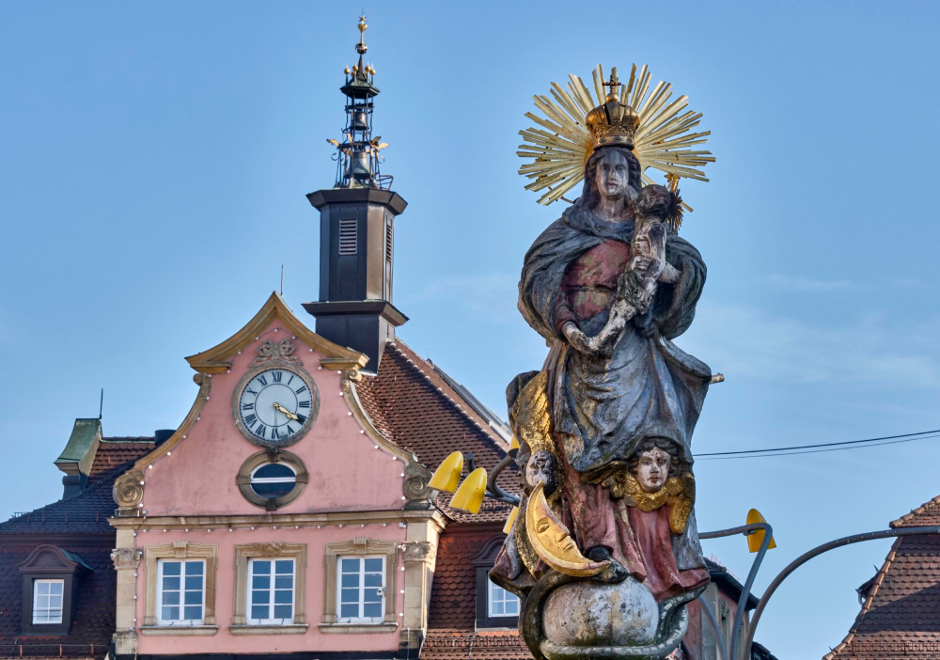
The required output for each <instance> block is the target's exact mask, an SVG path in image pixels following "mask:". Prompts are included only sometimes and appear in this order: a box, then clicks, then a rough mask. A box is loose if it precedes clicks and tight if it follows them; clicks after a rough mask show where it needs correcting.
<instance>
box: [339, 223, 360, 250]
mask: <svg viewBox="0 0 940 660" xmlns="http://www.w3.org/2000/svg"><path fill="white" fill-rule="evenodd" d="M356 238H357V237H356V219H355V218H351V219H349V220H340V221H339V253H340V254H341V255H347V254H356Z"/></svg>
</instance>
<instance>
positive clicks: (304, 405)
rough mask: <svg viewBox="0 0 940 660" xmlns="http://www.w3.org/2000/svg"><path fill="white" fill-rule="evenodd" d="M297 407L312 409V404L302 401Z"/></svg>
mask: <svg viewBox="0 0 940 660" xmlns="http://www.w3.org/2000/svg"><path fill="white" fill-rule="evenodd" d="M297 405H298V406H300V407H301V408H309V407H310V402H309V401H301V402H300V403H298V404H297Z"/></svg>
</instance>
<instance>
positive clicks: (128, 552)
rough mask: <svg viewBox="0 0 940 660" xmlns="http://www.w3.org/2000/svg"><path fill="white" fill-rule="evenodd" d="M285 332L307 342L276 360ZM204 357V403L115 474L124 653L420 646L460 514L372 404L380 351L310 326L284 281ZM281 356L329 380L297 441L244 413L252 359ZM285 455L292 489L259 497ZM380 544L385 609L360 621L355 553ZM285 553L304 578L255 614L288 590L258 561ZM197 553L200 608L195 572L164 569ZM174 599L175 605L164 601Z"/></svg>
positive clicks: (392, 650) (198, 364) (295, 369)
mask: <svg viewBox="0 0 940 660" xmlns="http://www.w3.org/2000/svg"><path fill="white" fill-rule="evenodd" d="M272 345H275V346H284V345H286V346H289V347H291V348H290V352H291V356H289V361H285V360H282V359H280V358H279V357H275V359H273V360H269V361H265V356H266V355H268V356H270V351H268V352H267V353H266V352H265V347H267V348H270V346H272ZM259 349H261V350H259ZM189 361H190V364H191V365H192V366H193V368H194V369H195V370H196V371H197V374H196V376H195V380H196V382H197V384H198V385H199V392H198V394H197V397H196V401H195V403H194V405H193V408H192V410H191V411H190V414H189V415H188V416H187V418H186V419H185V420H184V422H183V423H182V424H181V425H180V427H179V428H178V429H177V431H176V432H175V433H174V434H173V435H172V436H171V437H170V438H169V439H167V440H166V441H165V442H163V443H161V444H159V445H158V446H156V447H155V448H154V449H153V450H152V451H150V452H149V453H147V454H146V455H144V456H143V457H141V458H140V459H138V460H137V461H136V463H135V464H134V465H133V467H132V468H131V469H129V470H128V471H127V472H125V474H124V475H123V476H122V477H120V478H119V479H118V481H117V483H116V485H115V488H114V493H115V500H116V502H117V505H118V509H117V510H116V514H115V517H114V518H112V519H111V520H110V521H109V522H110V523H111V525H112V526H113V527H114V528H115V530H116V532H117V543H116V549H115V551H114V553H113V559H114V563H115V567H116V569H117V572H118V576H117V600H116V624H117V626H116V632H115V647H114V653H115V655H116V656H119V657H130V656H131V655H134V654H136V655H138V656H144V657H176V656H183V655H216V654H225V655H229V654H231V655H236V654H237V655H242V654H263V655H268V654H292V653H311V652H313V653H317V654H318V657H324V656H325V657H331V656H334V655H335V656H336V657H357V656H358V654H361V653H371V654H373V655H374V654H376V653H378V654H379V655H378V656H374V657H397V656H399V655H401V654H404V655H405V656H407V655H408V654H409V653H415V650H416V649H417V648H418V645H419V644H420V640H421V639H422V636H423V632H424V631H425V630H426V627H427V603H428V600H429V597H430V584H431V577H432V574H433V567H434V566H433V562H434V552H433V551H434V548H436V545H437V539H438V535H439V533H440V531H441V530H442V529H443V526H444V524H445V519H444V517H443V515H442V513H441V512H440V511H439V509H438V508H437V507H435V506H434V505H433V503H432V501H431V499H430V497H431V495H432V491H430V490H429V489H428V488H427V479H428V478H429V476H430V474H429V472H428V471H427V469H426V468H424V467H423V466H421V465H420V464H419V463H418V462H417V458H416V456H415V455H414V454H413V453H412V452H411V451H408V450H405V449H402V448H401V447H399V446H397V445H395V444H393V443H392V442H390V441H389V440H387V439H386V438H385V437H384V436H383V435H382V434H381V433H380V432H379V431H378V430H377V429H376V428H375V427H374V426H373V425H372V423H371V421H370V420H369V417H368V415H367V414H366V413H365V412H364V410H363V408H362V406H361V405H360V401H359V398H358V393H357V389H356V385H357V382H359V381H360V380H361V379H362V378H363V376H362V374H361V373H360V369H361V367H362V366H363V365H364V363H365V361H366V360H365V357H364V356H362V355H360V354H358V353H356V352H354V351H352V350H350V349H346V348H341V347H339V346H336V345H334V344H331V343H330V342H327V341H325V340H324V339H322V338H321V337H319V336H318V335H316V334H315V333H313V332H312V331H310V330H309V329H308V328H306V327H305V326H303V325H302V324H301V323H300V322H299V321H298V320H297V319H296V317H294V315H293V314H292V312H291V311H290V310H289V309H288V308H287V306H286V305H285V304H284V302H283V300H282V299H281V298H280V297H279V296H278V295H276V294H272V296H271V298H270V299H269V300H268V301H267V303H266V304H265V306H264V307H263V308H262V310H261V311H260V312H259V313H258V315H256V317H255V318H254V319H253V320H252V321H251V322H250V323H249V324H248V325H247V326H246V327H245V328H243V329H242V330H241V331H240V332H239V333H237V334H236V335H235V336H233V337H232V338H231V339H229V340H227V341H226V342H223V343H222V344H220V345H219V346H216V347H215V348H213V349H210V350H209V351H206V352H204V353H201V354H199V355H195V356H192V357H190V358H189ZM259 363H260V364H259ZM268 367H271V368H275V369H279V368H283V369H284V370H285V373H288V374H297V375H300V374H304V375H306V376H308V380H307V382H310V383H312V384H313V389H314V390H315V391H316V392H317V393H318V399H319V410H317V411H316V413H315V414H311V417H313V418H315V419H313V421H312V424H311V425H310V427H309V431H307V432H306V434H305V435H304V436H303V437H302V438H300V439H299V440H298V441H296V442H295V443H293V444H289V445H287V446H283V447H281V446H278V445H279V444H280V443H279V442H270V441H269V442H268V443H267V444H268V447H263V446H259V445H263V444H265V443H264V442H259V443H253V442H251V441H249V440H248V439H247V438H246V437H245V436H244V435H243V433H242V432H241V431H240V430H239V429H238V427H237V426H236V420H237V419H238V415H239V412H238V407H239V403H240V401H241V400H242V399H241V394H242V392H243V391H244V387H245V380H244V377H245V374H246V373H247V372H249V371H253V372H257V371H258V370H259V369H262V370H263V369H266V368H268ZM249 376H250V374H249ZM298 382H299V381H298ZM314 408H316V406H314ZM285 454H288V455H289V461H288V462H287V463H286V465H288V466H289V467H290V468H291V469H292V470H293V472H294V473H295V475H296V479H295V481H296V483H294V484H293V485H291V484H288V485H287V486H285V488H289V489H292V492H291V493H290V494H289V495H287V496H286V497H281V498H269V499H268V500H266V501H265V500H264V499H263V498H261V499H259V498H258V497H256V496H255V497H252V496H251V494H250V491H252V489H255V488H258V485H257V484H255V483H254V482H253V481H252V479H253V477H252V476H251V475H252V473H253V471H255V470H257V469H258V467H259V466H261V467H263V466H266V465H278V464H283V463H281V462H282V461H283V460H285ZM298 493H299V494H298ZM366 558H369V559H371V560H372V561H373V562H374V561H377V560H380V562H381V570H378V572H376V571H375V570H374V571H373V573H374V574H373V575H372V577H371V578H370V579H372V580H375V581H378V580H379V579H380V578H379V577H377V575H381V582H382V584H381V593H379V598H380V609H381V615H380V616H379V617H367V618H369V620H367V621H363V620H361V617H359V618H354V619H353V620H351V619H350V617H344V616H343V615H342V612H341V611H340V610H339V603H340V601H341V599H345V598H347V597H346V596H342V595H341V594H340V593H339V587H338V586H337V582H338V581H341V579H340V577H339V573H340V568H339V562H341V561H344V560H353V561H355V562H358V565H359V566H360V567H361V566H365V564H364V561H365V559H366ZM279 560H280V561H281V562H285V561H286V562H289V565H290V566H291V570H290V576H289V577H290V581H291V587H290V589H288V590H286V591H284V592H282V593H281V595H280V598H282V599H283V601H284V603H283V604H285V605H289V606H290V608H291V610H290V611H291V615H290V616H289V617H288V618H283V617H281V618H278V619H277V620H252V619H253V617H252V614H251V612H252V611H253V610H252V606H253V604H254V605H259V602H261V601H264V602H261V606H263V605H264V604H265V603H266V602H267V600H269V599H270V598H272V597H275V592H273V591H272V592H270V594H267V595H266V594H264V593H261V592H258V591H256V590H253V589H252V585H253V584H254V586H257V584H258V583H257V582H252V578H253V576H252V574H251V571H253V570H256V569H255V568H252V567H251V565H252V562H255V563H254V564H253V566H255V567H257V566H259V564H258V563H257V562H261V563H262V564H263V565H264V566H265V567H270V566H273V565H274V562H278V561H279ZM187 562H195V563H197V564H198V565H199V566H200V567H201V568H197V569H196V570H198V571H199V573H200V576H198V579H195V581H194V582H193V587H194V589H193V598H195V599H196V600H199V599H201V603H200V607H201V609H199V610H198V611H197V610H193V612H194V613H196V614H198V615H199V616H198V617H195V618H189V619H187V617H185V616H183V615H182V614H181V612H182V610H173V609H172V604H174V603H176V602H177V600H179V599H180V598H185V596H186V594H185V593H183V592H184V591H185V589H183V590H180V587H179V584H180V583H179V582H178V580H179V578H173V577H172V576H171V577H170V578H169V581H161V580H165V579H166V575H163V573H162V572H165V573H173V574H175V573H176V572H178V571H179V570H180V569H178V568H177V566H181V565H182V566H184V567H185V565H186V563H187ZM375 565H379V564H375ZM370 566H371V567H372V568H374V566H373V565H370ZM183 570H186V569H185V568H184V569H183ZM265 570H270V571H271V572H273V569H270V568H265ZM161 571H162V572H161ZM358 577H359V578H362V579H365V578H364V577H363V576H358ZM285 579H286V578H285ZM261 580H262V582H264V583H265V584H267V583H268V582H270V578H266V577H264V576H262V577H261ZM376 583H377V582H376ZM284 584H287V582H285V583H284ZM344 584H345V583H344ZM360 586H362V585H360ZM176 591H180V594H181V595H174V592H176ZM348 593H350V594H353V592H352V591H349V592H348ZM364 593H365V590H363V591H361V592H360V593H359V594H358V595H357V594H353V595H352V596H350V597H349V598H350V599H353V598H359V600H362V601H363V602H362V603H361V604H360V605H362V606H364V603H365V602H366V601H370V598H371V601H370V602H372V601H375V596H376V592H374V591H373V592H371V595H365V596H363V594H364ZM199 594H201V596H200V595H199ZM259 594H260V595H259ZM288 600H289V601H290V602H289V603H288V602H286V601H288ZM167 602H170V609H161V608H162V606H166V605H167ZM194 602H195V601H194ZM372 604H373V609H374V608H375V607H377V606H376V605H375V603H374V602H373V603H372ZM183 605H185V601H184V602H183V603H182V604H181V607H182V606H183ZM285 611H286V610H285ZM165 614H166V615H169V617H170V619H171V620H167V619H166V617H165V616H163V615H165ZM372 614H375V612H372ZM278 616H280V615H278ZM172 617H176V619H173V618H172ZM255 618H256V619H257V617H255ZM275 618H277V617H275ZM370 657H373V656H370Z"/></svg>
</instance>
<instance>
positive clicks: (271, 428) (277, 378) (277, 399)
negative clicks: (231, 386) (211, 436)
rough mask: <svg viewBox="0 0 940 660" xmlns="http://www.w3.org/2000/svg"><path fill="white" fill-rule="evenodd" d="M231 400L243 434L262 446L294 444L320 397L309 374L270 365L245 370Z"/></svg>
mask: <svg viewBox="0 0 940 660" xmlns="http://www.w3.org/2000/svg"><path fill="white" fill-rule="evenodd" d="M233 404H234V406H235V408H236V409H235V411H234V412H235V417H236V426H238V427H239V430H240V431H241V432H242V435H244V436H245V437H246V438H248V439H249V440H250V441H251V442H254V443H255V444H260V445H262V446H264V447H272V446H274V447H279V446H286V445H290V444H293V443H294V442H296V441H297V440H299V439H300V437H301V436H302V435H303V434H305V433H306V432H307V431H308V430H309V429H310V427H311V426H312V424H313V421H314V420H315V419H316V416H317V412H318V409H319V397H318V396H317V392H316V386H315V385H314V384H313V381H312V380H311V379H310V378H309V376H306V375H301V374H300V373H299V372H298V371H295V370H293V369H288V368H284V367H270V368H266V369H263V370H261V371H255V372H249V373H248V374H246V375H245V378H243V379H242V382H241V383H240V384H239V387H237V388H236V390H235V399H234V401H233ZM239 422H240V424H239Z"/></svg>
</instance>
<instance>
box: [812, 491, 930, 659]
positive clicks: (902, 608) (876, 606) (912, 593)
mask: <svg viewBox="0 0 940 660" xmlns="http://www.w3.org/2000/svg"><path fill="white" fill-rule="evenodd" d="M938 524H940V498H936V499H933V500H931V501H930V502H927V503H926V504H924V505H923V506H921V507H919V508H917V509H915V510H914V511H912V512H911V513H910V514H908V515H905V516H903V517H901V518H900V519H898V520H895V521H894V522H893V523H891V526H892V527H895V528H897V527H920V526H932V525H938ZM863 588H864V592H863V593H865V592H867V597H866V599H865V603H864V604H863V605H862V609H861V611H860V612H859V614H858V617H856V619H855V623H854V624H852V627H851V629H850V630H849V634H848V635H847V636H846V637H845V639H844V640H843V641H842V643H841V644H839V645H838V646H837V647H836V648H835V649H833V651H832V652H831V653H829V654H827V655H826V656H825V658H826V660H836V659H838V660H874V659H876V658H877V659H878V660H893V659H895V658H921V657H922V658H929V657H937V655H938V654H940V536H937V535H923V536H905V537H900V538H898V539H897V540H895V542H894V544H893V545H892V546H891V551H890V552H889V553H888V556H887V557H886V558H885V562H884V565H883V566H882V567H881V570H879V571H878V573H877V574H876V575H875V577H874V578H872V579H871V580H869V581H868V582H866V583H865V584H864V585H863Z"/></svg>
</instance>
